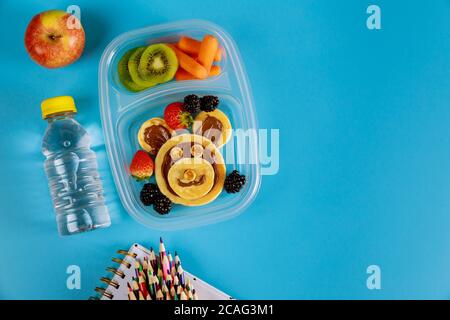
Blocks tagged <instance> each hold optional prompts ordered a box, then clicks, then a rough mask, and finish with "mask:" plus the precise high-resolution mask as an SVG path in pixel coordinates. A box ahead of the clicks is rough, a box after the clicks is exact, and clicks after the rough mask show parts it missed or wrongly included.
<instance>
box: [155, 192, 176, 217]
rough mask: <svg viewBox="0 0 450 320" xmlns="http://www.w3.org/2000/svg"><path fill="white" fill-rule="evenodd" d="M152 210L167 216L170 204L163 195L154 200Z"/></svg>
mask: <svg viewBox="0 0 450 320" xmlns="http://www.w3.org/2000/svg"><path fill="white" fill-rule="evenodd" d="M153 209H154V210H155V211H156V212H158V213H159V214H168V213H169V212H170V210H171V209H172V202H171V201H170V200H169V198H167V197H166V196H165V195H161V196H159V197H158V198H156V200H155V202H154V203H153Z"/></svg>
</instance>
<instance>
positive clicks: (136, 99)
mask: <svg viewBox="0 0 450 320" xmlns="http://www.w3.org/2000/svg"><path fill="white" fill-rule="evenodd" d="M205 34H212V35H213V36H215V37H216V38H217V39H218V40H219V42H220V45H221V49H222V60H221V61H220V62H219V65H220V66H221V68H222V73H221V74H220V75H219V76H217V77H212V78H209V79H206V80H188V81H175V80H173V81H170V82H167V83H165V84H159V85H156V86H154V87H152V88H149V89H146V90H144V91H141V92H137V93H134V92H130V91H128V90H127V89H126V88H124V87H123V86H122V85H121V83H120V81H119V78H118V73H117V65H118V62H119V60H120V58H121V57H122V55H123V54H124V53H125V52H126V51H127V50H129V49H131V48H134V47H138V46H142V45H148V44H151V43H168V42H176V41H177V40H178V39H179V37H180V36H182V35H186V36H190V37H192V38H196V39H199V40H201V39H202V38H203V36H204V35H205ZM188 94H197V95H206V94H210V95H216V96H218V97H219V99H220V105H219V109H220V110H221V111H223V112H225V114H226V115H227V116H228V117H229V119H230V121H231V124H232V127H233V132H236V129H239V130H238V131H241V133H244V135H245V133H251V132H253V136H256V130H257V123H256V119H255V108H254V103H253V98H252V94H251V90H250V86H249V83H248V77H247V74H246V72H245V69H244V66H243V63H242V59H241V57H240V54H239V52H238V50H237V47H236V45H235V42H234V41H233V39H232V38H231V37H230V36H229V35H228V33H226V32H225V31H224V30H223V29H222V28H220V27H219V26H217V25H215V24H212V23H210V22H207V21H201V20H189V21H179V22H174V23H169V24H162V25H156V26H150V27H147V28H143V29H139V30H134V31H130V32H127V33H124V34H122V35H120V36H118V37H117V38H115V39H114V40H113V41H112V42H111V43H110V44H109V45H108V46H107V48H106V49H105V51H104V53H103V55H102V58H101V61H100V66H99V96H100V111H101V119H102V126H103V132H104V136H105V144H106V150H107V154H108V159H109V162H110V166H111V170H112V174H113V177H114V181H115V184H116V187H117V191H118V193H119V196H120V199H121V201H122V204H123V206H124V207H125V209H126V210H127V211H128V213H129V214H130V215H131V216H133V217H134V218H135V219H136V220H137V221H139V222H140V223H142V224H144V225H146V226H148V227H150V228H154V229H160V230H177V229H183V228H190V227H194V226H199V225H206V224H210V223H214V222H218V221H221V220H225V219H228V218H231V217H234V216H236V215H238V214H239V213H242V211H243V210H244V209H245V208H246V207H248V206H249V205H250V203H251V202H252V201H253V200H254V199H255V197H256V195H257V193H258V190H259V185H260V181H261V173H260V167H259V162H258V143H257V141H256V139H245V140H246V144H243V143H242V141H243V140H240V141H241V142H239V141H238V140H239V139H237V138H235V137H234V135H233V137H232V139H231V140H230V141H229V142H228V143H229V144H230V143H232V144H234V146H233V148H234V149H235V152H234V153H233V154H232V155H231V156H226V155H224V158H226V159H227V160H226V167H227V174H228V173H229V172H231V171H232V170H234V169H236V170H238V171H239V172H240V173H241V174H244V175H246V177H247V183H246V185H245V186H244V188H243V189H242V190H241V192H240V193H237V194H228V193H226V192H225V190H224V191H222V193H221V194H220V195H219V197H218V198H217V199H216V200H214V201H213V202H211V203H209V204H207V205H204V206H198V207H186V206H182V205H174V206H173V208H172V211H171V212H170V213H169V214H167V215H159V214H158V213H157V212H155V211H154V210H153V208H152V207H151V206H150V207H146V206H144V205H143V204H142V203H141V201H140V199H139V194H140V190H141V189H142V186H143V183H142V182H137V181H135V179H133V178H132V177H131V175H130V173H129V169H128V167H129V163H130V162H131V159H132V157H133V155H134V153H135V152H136V151H137V150H139V149H140V146H139V143H138V139H137V133H138V130H139V128H140V126H141V124H142V123H143V122H145V121H146V120H148V119H150V118H153V117H161V118H162V117H163V112H164V108H165V107H166V105H167V104H169V103H171V102H175V101H183V98H184V96H186V95H188ZM252 130H253V131H252ZM248 136H252V134H249V135H248ZM225 148H226V147H223V148H222V150H224V149H225ZM227 150H228V149H227ZM242 159H244V161H242ZM152 180H154V177H152Z"/></svg>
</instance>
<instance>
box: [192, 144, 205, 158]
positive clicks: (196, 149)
mask: <svg viewBox="0 0 450 320" xmlns="http://www.w3.org/2000/svg"><path fill="white" fill-rule="evenodd" d="M191 155H192V156H193V157H194V158H201V157H202V156H203V147H202V146H201V145H199V144H194V145H193V146H192V147H191Z"/></svg>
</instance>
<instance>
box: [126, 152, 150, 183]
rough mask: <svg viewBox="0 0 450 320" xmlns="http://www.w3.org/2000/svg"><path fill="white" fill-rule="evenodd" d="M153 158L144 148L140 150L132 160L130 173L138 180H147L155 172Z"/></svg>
mask: <svg viewBox="0 0 450 320" xmlns="http://www.w3.org/2000/svg"><path fill="white" fill-rule="evenodd" d="M154 167H155V165H154V163H153V159H152V158H151V157H150V156H149V154H148V153H147V152H145V151H143V150H138V151H137V152H136V153H135V154H134V156H133V160H131V164H130V173H131V175H132V176H133V177H135V178H136V179H137V180H138V181H141V180H146V179H148V178H150V177H151V176H152V174H153V168H154Z"/></svg>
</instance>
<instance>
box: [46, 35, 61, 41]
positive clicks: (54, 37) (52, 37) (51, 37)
mask: <svg viewBox="0 0 450 320" xmlns="http://www.w3.org/2000/svg"><path fill="white" fill-rule="evenodd" d="M48 37H49V38H50V40H52V41H55V40H56V39H59V38H61V35H57V36H55V35H54V34H51V35H49V36H48Z"/></svg>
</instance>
